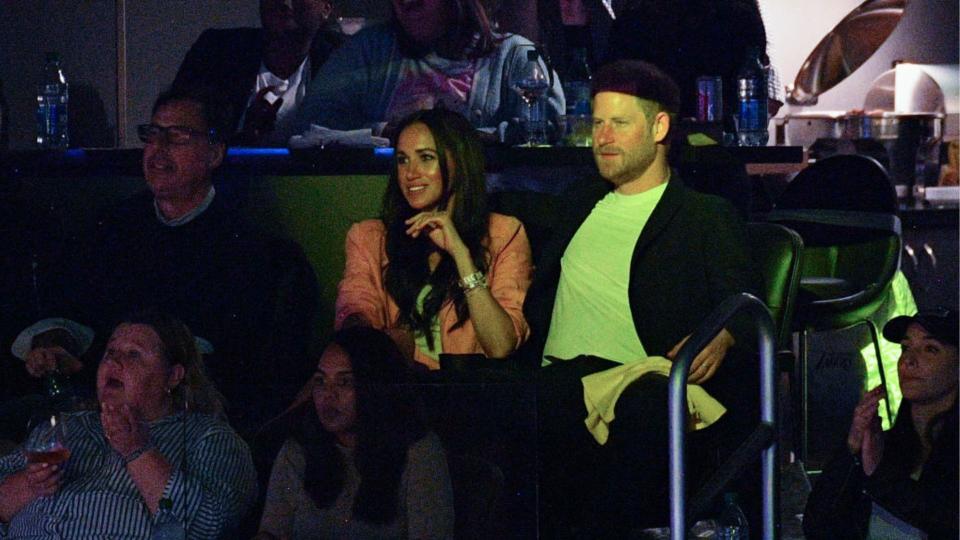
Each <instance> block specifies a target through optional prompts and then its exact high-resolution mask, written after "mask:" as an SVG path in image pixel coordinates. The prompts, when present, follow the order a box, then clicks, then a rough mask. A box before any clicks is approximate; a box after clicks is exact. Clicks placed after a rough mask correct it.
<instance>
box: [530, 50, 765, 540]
mask: <svg viewBox="0 0 960 540" xmlns="http://www.w3.org/2000/svg"><path fill="white" fill-rule="evenodd" d="M593 84H594V88H593V122H594V124H593V151H594V158H595V161H596V163H597V168H598V169H599V173H600V176H602V177H603V179H604V180H605V182H604V181H600V180H591V181H587V182H584V183H582V184H580V185H578V186H576V187H575V188H574V189H573V190H572V192H571V193H568V194H567V195H566V199H567V200H566V204H564V205H561V206H560V207H561V208H564V209H565V210H566V212H565V214H564V215H563V216H561V217H560V223H559V224H558V226H557V227H556V229H555V234H554V238H553V240H551V242H550V243H548V245H547V246H546V247H545V248H544V252H543V255H542V257H541V260H540V262H539V264H538V265H537V273H536V276H535V279H534V282H533V285H532V286H531V289H530V291H529V292H528V295H527V299H526V305H525V313H526V315H527V319H528V321H529V323H530V325H531V336H532V340H533V344H532V346H531V347H530V349H531V350H532V351H533V352H532V356H533V357H534V360H533V361H534V362H536V363H540V362H541V361H543V363H545V364H547V363H549V365H547V366H546V367H544V368H543V369H541V370H540V371H539V373H538V375H539V377H538V382H539V384H538V392H539V394H538V403H539V420H540V427H541V429H540V457H541V465H542V468H541V493H542V495H543V497H542V499H543V505H542V508H541V514H542V516H541V517H542V518H543V520H544V521H543V525H544V526H545V531H546V532H548V536H556V535H559V536H563V535H565V534H567V533H568V532H569V530H570V529H569V528H571V527H574V528H575V527H576V526H577V524H578V523H580V524H583V523H594V524H597V523H603V524H606V525H605V526H607V527H610V528H611V530H610V531H606V532H607V533H610V534H617V535H619V534H623V533H624V532H625V531H627V530H629V528H630V527H634V526H653V525H655V524H657V523H660V524H664V523H666V521H667V515H668V500H669V498H668V496H667V493H668V481H667V475H666V473H667V459H668V458H667V407H666V403H667V399H666V396H667V390H666V389H667V379H666V377H662V376H656V375H648V376H645V377H643V378H641V379H639V380H638V381H637V382H635V383H633V384H632V385H631V386H630V387H628V389H627V390H626V391H625V392H624V393H623V394H622V396H621V398H620V400H619V401H618V404H617V407H616V420H615V421H614V422H613V423H612V424H611V426H610V436H609V440H608V443H607V444H606V445H605V446H603V447H600V446H599V445H598V444H597V443H596V442H595V441H594V440H593V439H592V438H591V437H590V435H589V434H588V433H587V431H586V429H585V428H584V424H583V420H584V418H585V416H586V413H585V409H584V405H583V386H582V383H581V382H580V379H581V377H583V376H585V375H588V374H591V373H595V372H597V371H601V370H605V369H608V368H611V367H615V366H617V365H619V364H622V363H627V362H631V361H637V360H642V359H644V358H646V357H649V356H665V357H668V358H672V357H674V356H675V355H676V353H677V351H678V350H679V348H680V345H681V344H682V343H683V341H684V340H685V339H686V337H687V336H689V335H690V334H691V333H692V332H693V330H694V329H695V328H696V327H697V326H698V325H699V324H700V322H701V321H702V319H703V318H705V317H706V316H707V315H708V314H709V313H710V311H712V310H713V309H714V308H715V307H716V306H717V305H719V304H720V303H721V302H722V301H723V300H724V299H725V298H727V297H728V296H731V295H733V294H736V293H739V292H752V291H753V290H754V280H753V272H752V270H751V267H750V263H749V257H748V251H747V247H746V242H745V231H744V227H743V223H742V222H741V221H740V219H739V217H738V215H737V213H736V211H735V210H734V208H733V207H732V206H731V205H730V204H729V203H728V202H726V201H725V200H723V199H720V198H717V197H714V196H710V195H704V194H700V193H696V192H694V191H691V190H689V189H687V188H685V187H684V186H683V185H682V183H681V182H680V179H679V178H678V177H677V176H676V173H673V172H671V169H670V167H669V164H668V162H667V152H668V150H669V135H670V127H671V121H672V117H673V115H674V114H675V113H676V112H677V111H678V110H679V92H678V90H677V87H676V84H675V83H673V81H672V80H671V79H670V78H669V77H668V76H666V75H665V74H663V73H662V72H661V71H660V70H658V69H657V68H656V67H654V66H653V65H651V64H647V63H645V62H640V61H620V62H616V63H614V64H610V65H608V66H606V67H604V68H602V69H600V70H598V72H597V73H596V75H595V77H594V83H593ZM749 343H750V337H749V331H745V330H743V329H740V328H739V327H738V326H737V325H733V326H731V327H730V328H728V329H726V330H722V331H721V332H720V334H719V335H718V336H717V337H716V338H715V339H714V340H713V341H712V342H711V343H710V344H709V345H708V346H707V347H706V349H705V350H704V351H702V352H701V353H700V354H698V355H697V357H696V358H695V359H694V361H693V364H692V367H691V370H690V376H689V382H690V383H693V384H701V385H703V386H704V388H706V389H707V391H708V392H710V393H711V394H712V395H713V396H714V397H716V398H717V399H718V400H719V401H720V402H721V403H723V404H724V405H725V406H726V407H727V408H728V411H729V412H728V414H727V415H726V416H725V417H724V418H723V419H721V420H720V421H719V422H717V424H714V426H712V427H710V428H707V429H706V430H703V431H701V432H697V433H695V434H692V435H691V441H690V445H689V446H690V449H691V456H690V459H689V460H690V462H691V463H690V465H691V468H692V470H693V471H696V470H697V469H699V468H703V467H707V466H709V465H710V464H712V461H713V460H712V459H711V457H710V456H711V455H713V454H715V453H716V452H718V451H722V450H723V449H724V448H725V445H724V443H725V442H726V441H725V437H726V435H727V434H729V433H740V432H741V431H742V430H741V429H739V428H738V425H739V424H746V425H748V424H749V422H751V421H753V415H752V414H751V410H752V408H753V407H752V406H751V405H752V403H751V402H752V401H753V399H754V396H756V392H755V391H754V390H753V388H755V385H756V378H757V377H756V376H755V374H754V373H755V369H754V368H753V366H754V365H755V364H754V363H751V362H752V360H753V356H752V355H751V354H738V353H737V349H738V347H736V345H740V344H748V347H749ZM745 417H746V418H745ZM551 527H552V528H554V529H553V530H551Z"/></svg>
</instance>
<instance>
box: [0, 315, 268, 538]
mask: <svg viewBox="0 0 960 540" xmlns="http://www.w3.org/2000/svg"><path fill="white" fill-rule="evenodd" d="M97 397H98V399H99V401H100V404H101V409H100V411H99V412H80V413H73V414H67V415H63V417H62V420H61V422H62V425H63V426H64V427H65V429H66V436H65V441H64V442H65V447H66V448H67V449H69V451H70V457H69V459H68V460H67V461H65V462H64V463H61V464H45V463H30V464H28V463H27V460H26V457H25V454H24V453H23V452H21V451H18V452H15V453H13V454H10V455H8V456H6V457H3V458H0V538H77V539H84V538H148V537H150V536H151V534H152V532H153V529H154V526H155V525H156V524H157V522H158V516H159V512H158V509H159V507H160V503H161V501H162V500H163V499H167V500H169V501H170V502H171V503H172V514H173V516H174V518H175V521H177V522H178V523H179V524H180V526H182V527H184V529H185V532H186V537H188V538H191V539H192V538H218V537H220V536H221V535H223V534H224V532H225V531H229V530H231V529H232V528H233V527H235V526H236V525H237V523H238V522H239V520H240V518H241V517H242V515H243V514H244V512H245V511H246V509H247V508H248V507H249V504H250V502H251V500H252V498H253V496H254V493H255V489H256V474H255V472H254V469H253V463H252V459H251V457H250V451H249V449H248V448H247V445H246V444H245V443H244V442H243V441H242V440H241V439H240V437H239V436H238V435H237V434H236V433H235V432H234V431H233V430H232V429H231V428H230V427H229V426H228V425H227V424H226V422H224V421H223V420H222V419H221V417H222V406H221V404H220V399H219V394H218V393H217V392H216V390H214V389H213V387H212V385H211V384H210V382H209V381H208V380H207V379H206V377H205V375H204V373H203V365H202V360H201V357H200V353H199V352H198V351H197V348H196V344H195V342H194V338H193V335H192V334H191V333H190V331H189V330H188V329H187V327H186V326H184V325H183V324H182V323H181V322H179V321H177V320H176V319H173V318H172V317H169V316H166V315H163V314H160V313H157V312H144V313H140V314H137V315H135V316H132V317H128V318H126V319H125V320H124V322H122V323H120V324H119V325H118V326H117V327H116V328H115V329H114V331H113V334H112V335H111V337H110V341H109V342H108V344H107V350H106V353H105V354H104V356H103V360H102V361H101V362H100V366H99V368H98V370H97ZM36 436H37V432H36V431H35V432H34V433H33V434H32V435H31V438H34V437H36ZM29 445H30V440H29V439H28V442H27V445H26V446H25V448H29ZM164 519H166V517H165V518H164Z"/></svg>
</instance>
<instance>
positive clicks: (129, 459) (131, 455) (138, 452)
mask: <svg viewBox="0 0 960 540" xmlns="http://www.w3.org/2000/svg"><path fill="white" fill-rule="evenodd" d="M153 448H154V446H153V443H149V442H148V443H146V444H144V445H143V446H141V447H140V448H136V449H134V450H133V451H131V452H128V453H127V454H125V455H121V456H120V457H121V458H123V464H124V465H129V464H131V463H133V462H134V461H136V460H138V459H140V458H141V457H143V455H144V454H146V453H147V452H149V451H150V450H153Z"/></svg>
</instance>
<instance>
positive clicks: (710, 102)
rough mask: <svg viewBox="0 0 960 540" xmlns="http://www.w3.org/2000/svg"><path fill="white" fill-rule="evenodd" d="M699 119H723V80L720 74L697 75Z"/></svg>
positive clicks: (714, 120)
mask: <svg viewBox="0 0 960 540" xmlns="http://www.w3.org/2000/svg"><path fill="white" fill-rule="evenodd" d="M697 121H698V122H722V121H723V80H722V79H721V78H720V77H719V76H716V75H703V76H700V77H697Z"/></svg>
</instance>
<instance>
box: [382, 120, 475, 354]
mask: <svg viewBox="0 0 960 540" xmlns="http://www.w3.org/2000/svg"><path fill="white" fill-rule="evenodd" d="M417 123H420V124H423V125H425V126H427V129H429V130H430V133H431V134H432V135H433V140H434V143H435V144H436V148H437V159H438V160H439V162H440V172H441V175H442V178H443V195H442V199H441V200H440V206H439V208H440V209H445V208H446V207H447V204H448V202H449V201H450V197H452V196H456V199H455V202H454V205H453V214H452V215H451V216H450V219H451V220H452V221H453V224H454V226H455V227H456V228H457V232H458V233H459V234H460V238H461V239H462V240H463V243H464V244H466V246H467V249H469V250H470V257H471V258H472V259H473V264H474V265H476V267H477V269H478V270H480V271H481V272H486V270H487V251H486V247H485V245H484V244H485V241H486V238H487V225H488V219H489V215H488V213H487V192H486V185H485V180H484V176H483V170H484V162H483V149H482V147H481V145H480V140H479V139H478V138H477V136H476V135H475V134H474V131H473V126H471V125H470V122H468V121H467V119H466V118H464V117H463V116H460V115H459V114H457V113H455V112H451V111H448V110H444V109H433V110H429V111H418V112H416V113H414V114H412V115H410V116H408V117H406V118H405V119H404V120H403V121H401V122H400V125H399V129H398V130H397V134H398V135H397V136H398V138H399V134H400V133H402V132H403V130H404V129H406V128H407V127H408V126H410V125H412V124H417ZM394 146H396V145H394ZM416 213H417V212H416V211H415V210H413V209H412V208H410V205H409V204H407V200H406V199H405V198H404V197H403V191H402V189H401V188H400V181H399V178H398V177H397V167H394V168H393V171H392V172H391V173H390V183H389V185H388V186H387V192H386V193H385V194H384V198H383V210H382V212H381V219H382V220H383V223H384V225H385V226H386V229H387V239H386V250H387V259H388V260H389V261H390V262H389V263H388V265H387V268H386V272H385V275H384V283H385V284H386V288H387V292H388V293H389V294H390V296H391V297H392V298H393V301H394V302H396V303H397V306H398V307H399V311H400V313H399V316H398V319H399V320H398V321H397V322H398V323H400V324H401V325H403V326H407V327H409V328H412V329H414V330H415V331H418V332H422V333H423V335H424V336H426V338H427V343H428V344H429V345H430V346H431V347H433V346H434V344H433V333H432V332H431V322H432V321H433V319H434V317H436V315H437V313H439V312H440V308H441V307H442V306H443V305H444V303H446V302H447V301H452V302H453V303H454V306H455V307H456V310H457V323H456V325H455V326H454V328H459V327H460V326H462V325H463V324H464V323H466V322H467V320H468V319H469V318H470V313H469V312H468V310H467V301H466V298H465V297H464V295H463V291H462V290H461V289H460V286H459V279H460V276H459V274H458V273H457V267H456V264H455V263H454V262H453V258H452V257H450V256H449V255H448V254H446V253H444V252H442V251H441V255H442V258H441V260H440V264H438V265H437V267H436V269H434V271H433V272H432V273H431V272H430V266H429V263H428V259H429V257H430V254H431V253H432V252H434V251H436V250H437V248H436V246H434V244H433V242H431V241H430V239H429V238H428V237H427V235H425V234H422V235H420V236H419V237H417V238H411V237H410V236H409V235H408V234H407V233H406V230H407V225H406V223H404V221H405V220H406V219H408V218H410V217H411V216H413V215H415V214H416ZM428 283H429V284H430V285H431V286H432V287H433V289H432V290H431V291H430V294H428V295H427V297H426V298H425V299H424V302H423V312H422V313H421V312H419V311H417V296H418V295H419V294H420V291H421V290H422V289H423V287H424V285H426V284H428Z"/></svg>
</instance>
